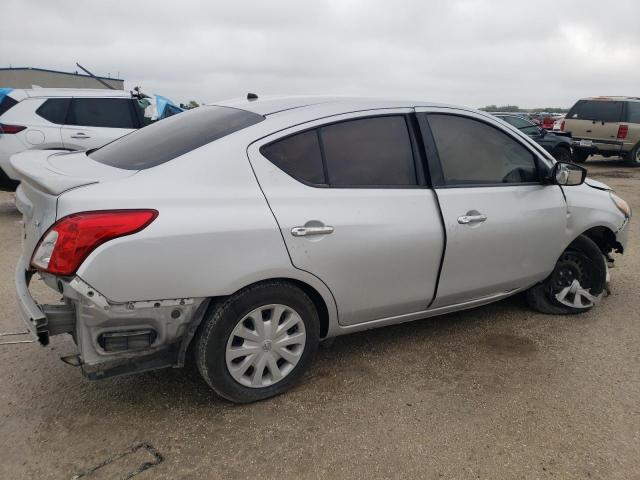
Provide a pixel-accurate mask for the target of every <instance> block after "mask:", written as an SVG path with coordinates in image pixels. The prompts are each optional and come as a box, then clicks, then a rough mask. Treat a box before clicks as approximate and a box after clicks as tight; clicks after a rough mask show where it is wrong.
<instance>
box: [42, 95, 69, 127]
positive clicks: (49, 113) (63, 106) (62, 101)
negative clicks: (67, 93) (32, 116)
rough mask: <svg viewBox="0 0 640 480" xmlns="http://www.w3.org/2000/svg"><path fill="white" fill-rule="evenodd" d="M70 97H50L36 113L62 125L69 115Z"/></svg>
mask: <svg viewBox="0 0 640 480" xmlns="http://www.w3.org/2000/svg"><path fill="white" fill-rule="evenodd" d="M70 101H71V99H70V98H50V99H49V100H47V101H46V102H44V103H43V104H42V105H40V108H38V109H37V110H36V113H37V114H38V115H40V116H41V117H42V118H44V119H45V120H49V121H50V122H51V123H55V124H58V125H62V124H63V123H64V120H65V118H66V117H67V109H68V108H69V102H70Z"/></svg>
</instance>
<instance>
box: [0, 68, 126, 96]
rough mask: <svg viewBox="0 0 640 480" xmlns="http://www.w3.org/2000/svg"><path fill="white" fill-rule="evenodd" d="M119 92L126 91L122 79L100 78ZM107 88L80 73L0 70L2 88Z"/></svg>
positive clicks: (18, 69) (15, 69) (42, 70)
mask: <svg viewBox="0 0 640 480" xmlns="http://www.w3.org/2000/svg"><path fill="white" fill-rule="evenodd" d="M98 78H99V79H100V80H102V81H104V82H106V83H108V84H109V85H111V86H112V87H113V88H115V89H117V90H124V80H122V79H120V78H106V77H98ZM34 85H36V86H38V87H43V88H51V87H56V88H107V87H105V86H104V85H102V84H101V83H100V82H98V81H97V80H96V79H95V78H92V77H91V76H89V75H85V74H83V73H78V72H60V71H58V70H47V69H44V68H31V67H20V68H15V67H9V68H0V88H2V87H8V88H31V87H32V86H34Z"/></svg>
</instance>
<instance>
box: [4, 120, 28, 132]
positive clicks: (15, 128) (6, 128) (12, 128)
mask: <svg viewBox="0 0 640 480" xmlns="http://www.w3.org/2000/svg"><path fill="white" fill-rule="evenodd" d="M25 128H27V127H25V126H24V125H7V124H6V123H0V133H4V134H6V135H11V134H14V133H18V132H21V131H22V130H24V129H25Z"/></svg>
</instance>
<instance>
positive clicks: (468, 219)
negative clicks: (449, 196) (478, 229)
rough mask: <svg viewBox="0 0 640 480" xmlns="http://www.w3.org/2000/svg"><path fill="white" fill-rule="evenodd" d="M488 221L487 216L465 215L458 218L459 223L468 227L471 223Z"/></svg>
mask: <svg viewBox="0 0 640 480" xmlns="http://www.w3.org/2000/svg"><path fill="white" fill-rule="evenodd" d="M486 219H487V216H486V215H482V214H480V215H463V216H461V217H458V223H460V224H462V225H468V224H469V223H482V222H484V221H485V220H486Z"/></svg>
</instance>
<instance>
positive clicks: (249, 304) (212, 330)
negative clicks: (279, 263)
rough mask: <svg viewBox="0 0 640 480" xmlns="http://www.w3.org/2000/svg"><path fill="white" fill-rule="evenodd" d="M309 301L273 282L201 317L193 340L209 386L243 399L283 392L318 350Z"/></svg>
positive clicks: (296, 290) (228, 396) (288, 286)
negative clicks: (195, 342) (198, 332)
mask: <svg viewBox="0 0 640 480" xmlns="http://www.w3.org/2000/svg"><path fill="white" fill-rule="evenodd" d="M319 333H320V327H319V320H318V314H317V312H316V310H315V307H314V305H313V302H312V301H311V300H310V299H309V297H308V296H307V295H306V294H305V293H304V292H303V291H302V290H300V289H299V288H297V287H295V286H294V285H291V284H289V283H286V282H282V281H273V282H265V283H261V284H257V285H254V286H251V287H248V288H246V289H244V290H241V291H240V292H238V293H236V294H234V295H232V296H231V297H230V298H229V299H227V300H226V301H225V302H223V303H222V304H220V305H219V306H218V307H217V308H216V309H215V310H214V311H213V312H212V313H211V314H210V315H209V317H208V318H207V319H206V320H205V324H204V327H203V328H202V329H201V330H200V334H199V337H198V339H197V344H196V360H197V364H198V369H199V370H200V374H201V375H202V377H203V378H204V379H205V381H206V382H207V383H208V384H209V386H210V387H211V388H213V390H215V391H216V392H217V393H218V394H219V395H221V396H222V397H224V398H226V399H228V400H231V401H232V402H236V403H249V402H254V401H257V400H262V399H265V398H269V397H273V396H275V395H278V394H280V393H283V392H285V391H287V390H289V389H290V388H291V387H292V386H293V385H294V384H295V383H296V382H297V381H298V380H299V379H300V377H301V376H302V375H303V374H304V372H305V370H306V369H307V367H308V366H309V365H310V364H311V361H312V360H313V357H314V356H315V353H316V351H317V349H318V339H319Z"/></svg>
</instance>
